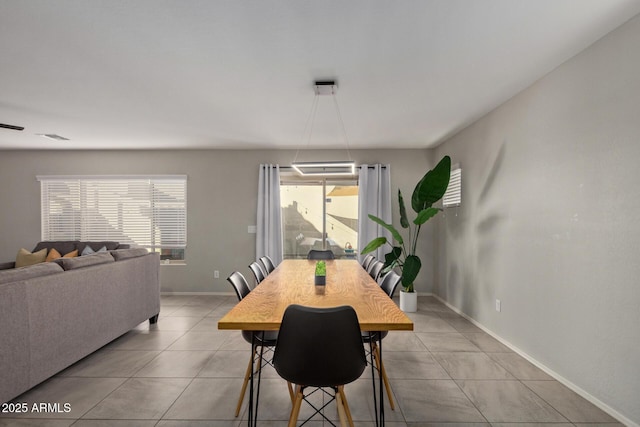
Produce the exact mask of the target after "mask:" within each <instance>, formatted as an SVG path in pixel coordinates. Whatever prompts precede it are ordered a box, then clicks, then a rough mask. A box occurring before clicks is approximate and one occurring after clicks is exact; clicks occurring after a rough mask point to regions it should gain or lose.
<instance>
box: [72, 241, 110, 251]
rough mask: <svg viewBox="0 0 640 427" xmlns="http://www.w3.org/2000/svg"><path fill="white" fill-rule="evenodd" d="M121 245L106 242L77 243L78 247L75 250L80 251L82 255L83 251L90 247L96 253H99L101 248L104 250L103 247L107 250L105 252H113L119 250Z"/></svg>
mask: <svg viewBox="0 0 640 427" xmlns="http://www.w3.org/2000/svg"><path fill="white" fill-rule="evenodd" d="M119 245H120V244H119V243H118V242H110V241H105V242H77V244H76V247H75V248H74V249H77V250H78V253H79V254H81V253H82V251H84V248H85V247H87V246H89V247H90V248H91V249H93V251H94V252H98V251H99V250H100V248H102V247H103V246H104V247H105V248H106V249H105V250H107V251H112V250H114V249H118V246H119Z"/></svg>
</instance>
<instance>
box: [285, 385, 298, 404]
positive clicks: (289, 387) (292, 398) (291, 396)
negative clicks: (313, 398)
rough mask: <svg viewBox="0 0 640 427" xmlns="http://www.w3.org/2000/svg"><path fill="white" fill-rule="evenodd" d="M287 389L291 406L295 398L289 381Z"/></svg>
mask: <svg viewBox="0 0 640 427" xmlns="http://www.w3.org/2000/svg"><path fill="white" fill-rule="evenodd" d="M287 388H288V389H289V397H290V398H291V404H292V405H293V403H294V402H295V400H296V397H295V395H294V394H293V387H291V383H290V382H289V381H287Z"/></svg>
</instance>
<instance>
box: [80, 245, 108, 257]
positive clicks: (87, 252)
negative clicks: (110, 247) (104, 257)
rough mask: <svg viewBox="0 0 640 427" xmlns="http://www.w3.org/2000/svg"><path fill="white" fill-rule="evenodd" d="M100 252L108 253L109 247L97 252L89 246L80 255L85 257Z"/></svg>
mask: <svg viewBox="0 0 640 427" xmlns="http://www.w3.org/2000/svg"><path fill="white" fill-rule="evenodd" d="M99 252H107V247H106V246H103V247H101V248H100V249H98V250H97V251H94V250H93V249H92V248H91V246H89V245H87V246H85V247H84V249H83V250H82V253H81V254H80V255H82V256H85V255H93V254H97V253H99Z"/></svg>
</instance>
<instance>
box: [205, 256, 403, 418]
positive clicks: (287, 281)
mask: <svg viewBox="0 0 640 427" xmlns="http://www.w3.org/2000/svg"><path fill="white" fill-rule="evenodd" d="M316 262H317V261H314V260H306V259H286V260H283V261H282V262H281V263H280V264H279V265H278V266H277V267H276V269H275V270H274V271H272V272H271V273H270V274H269V275H268V276H267V277H266V278H265V279H264V280H263V281H262V282H260V284H258V285H256V287H255V288H254V289H253V290H252V291H251V292H250V293H249V294H248V295H247V296H245V297H244V298H243V299H242V300H241V301H239V302H238V304H236V305H235V306H234V307H233V308H232V309H231V310H230V311H229V312H227V313H226V314H225V315H224V316H223V317H222V318H221V319H220V320H219V321H218V329H225V330H229V329H232V330H245V331H275V330H279V328H280V324H281V322H282V316H283V314H284V311H285V310H286V308H287V307H288V306H289V305H291V304H299V305H303V306H308V307H316V308H326V307H337V306H343V305H348V306H351V307H353V308H354V310H355V312H356V314H357V316H358V322H359V324H360V329H361V330H362V331H363V332H383V331H411V330H413V322H412V321H411V319H409V318H408V317H407V315H406V314H405V313H404V312H402V311H401V310H400V309H399V308H398V306H397V305H396V304H395V302H394V301H393V300H392V299H391V298H389V296H388V295H387V294H386V293H385V292H384V291H383V290H382V289H381V288H380V286H379V285H378V283H377V282H376V281H375V280H373V278H372V277H371V276H370V275H369V274H368V273H367V271H366V270H365V269H364V268H362V266H361V265H360V263H358V261H357V260H353V259H336V260H326V261H325V263H326V284H325V285H324V286H316V285H315V284H314V283H315V281H314V279H315V269H316ZM382 335H383V334H382V333H379V334H377V336H378V337H380V336H382ZM377 344H378V351H379V352H380V355H382V342H380V341H379V342H378V343H377ZM381 360H382V359H381ZM259 377H260V376H259V371H258V390H259ZM378 382H379V386H378V392H379V405H378V404H377V403H375V402H376V400H377V399H376V391H375V379H374V380H373V383H374V392H373V397H374V407H375V408H376V409H375V410H376V425H384V403H383V402H384V400H383V397H384V387H383V384H382V376H381V375H379V374H378ZM253 389H254V372H253V370H252V373H251V381H250V388H249V414H248V425H249V426H250V427H251V426H255V425H256V423H257V403H258V402H257V400H258V399H257V398H256V399H255V402H254V398H253V395H254V390H253ZM258 396H259V393H258Z"/></svg>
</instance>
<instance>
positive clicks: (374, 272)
mask: <svg viewBox="0 0 640 427" xmlns="http://www.w3.org/2000/svg"><path fill="white" fill-rule="evenodd" d="M383 268H384V263H383V262H382V261H373V262H372V263H371V265H370V266H369V270H368V273H369V276H371V278H372V279H373V280H375V281H378V278H379V277H380V274H381V273H382V269H383Z"/></svg>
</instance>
